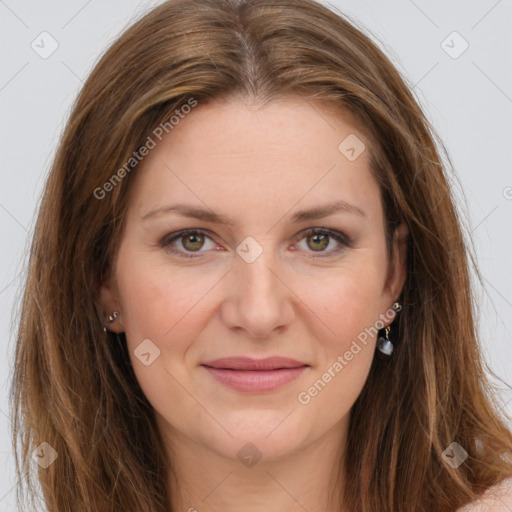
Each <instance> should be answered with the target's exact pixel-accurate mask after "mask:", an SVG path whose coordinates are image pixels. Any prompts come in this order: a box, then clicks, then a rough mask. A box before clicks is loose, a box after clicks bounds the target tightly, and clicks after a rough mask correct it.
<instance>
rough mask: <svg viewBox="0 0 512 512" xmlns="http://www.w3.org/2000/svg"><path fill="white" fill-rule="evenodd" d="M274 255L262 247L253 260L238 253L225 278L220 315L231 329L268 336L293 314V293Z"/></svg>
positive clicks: (291, 318) (291, 317)
mask: <svg viewBox="0 0 512 512" xmlns="http://www.w3.org/2000/svg"><path fill="white" fill-rule="evenodd" d="M283 277H284V271H280V270H279V268H278V266H277V264H276V263H275V259H274V258H273V257H271V256H269V255H268V252H266V251H264V252H263V254H261V255H260V256H259V257H258V258H257V259H256V260H255V261H253V262H252V263H248V262H246V261H245V260H244V259H243V258H239V257H237V258H236V260H235V263H234V268H233V270H232V271H231V272H230V273H229V275H228V280H227V281H226V283H225V284H226V295H227V298H226V299H225V300H224V302H223V305H222V309H221V316H222V320H223V322H224V323H225V325H227V326H228V327H229V328H230V329H232V330H237V331H239V332H240V333H242V332H243V333H245V335H246V336H247V337H252V338H267V337H270V336H271V335H272V334H273V333H274V332H277V331H283V330H284V329H285V328H286V326H288V325H290V324H291V322H292V320H293V318H294V315H295V313H294V306H293V300H294V294H293V292H292V291H291V289H290V287H289V284H288V283H286V279H285V278H283Z"/></svg>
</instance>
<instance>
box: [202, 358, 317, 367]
mask: <svg viewBox="0 0 512 512" xmlns="http://www.w3.org/2000/svg"><path fill="white" fill-rule="evenodd" d="M202 366H209V367H211V368H223V369H226V370H277V369H280V368H299V367H302V366H309V365H308V364H306V363H304V362H302V361H297V360H296V359H290V358H289V357H278V356H274V357H267V358H265V359H253V358H252V357H223V358H221V359H215V360H213V361H207V362H205V363H202Z"/></svg>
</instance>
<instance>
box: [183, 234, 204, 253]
mask: <svg viewBox="0 0 512 512" xmlns="http://www.w3.org/2000/svg"><path fill="white" fill-rule="evenodd" d="M189 242H190V243H191V244H192V247H187V245H189ZM197 243H199V247H197V246H194V245H195V244H197ZM185 247H186V248H187V249H189V250H194V249H200V248H201V236H200V235H188V236H187V237H185Z"/></svg>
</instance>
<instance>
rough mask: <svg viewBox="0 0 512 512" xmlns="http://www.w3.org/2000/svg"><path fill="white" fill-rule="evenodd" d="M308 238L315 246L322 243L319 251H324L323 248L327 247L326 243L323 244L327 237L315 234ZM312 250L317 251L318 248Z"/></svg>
mask: <svg viewBox="0 0 512 512" xmlns="http://www.w3.org/2000/svg"><path fill="white" fill-rule="evenodd" d="M310 238H311V239H312V240H313V242H314V243H315V244H318V243H322V242H323V244H322V246H321V247H320V249H325V248H326V247H327V243H325V242H326V240H327V235H318V234H316V235H311V237H310ZM313 249H314V250H317V249H318V246H317V247H316V248H313Z"/></svg>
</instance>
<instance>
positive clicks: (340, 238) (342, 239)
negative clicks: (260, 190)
mask: <svg viewBox="0 0 512 512" xmlns="http://www.w3.org/2000/svg"><path fill="white" fill-rule="evenodd" d="M311 234H315V235H328V236H329V237H331V238H334V239H335V240H336V241H337V242H339V244H340V246H339V247H337V248H336V249H333V250H330V251H328V252H322V251H319V253H318V254H315V255H313V258H318V257H319V258H325V257H328V256H332V255H333V254H338V253H339V252H341V251H342V250H343V249H344V248H345V247H351V246H352V240H351V239H350V238H349V237H347V236H346V235H344V234H343V233H340V232H338V231H333V230H331V229H326V228H309V229H307V230H305V231H303V232H301V234H300V235H301V236H300V238H297V241H300V240H302V239H303V238H305V237H307V236H308V235H311ZM188 235H202V236H206V237H208V238H210V239H211V236H210V235H209V232H208V231H205V230H202V229H185V230H183V231H178V232H177V233H170V234H168V235H166V236H165V237H164V238H162V240H161V241H160V242H159V245H160V246H161V247H164V248H166V249H167V250H168V251H169V252H171V253H173V254H176V255H177V256H179V257H181V258H199V257H201V256H200V254H201V252H204V251H196V253H197V254H195V253H194V252H186V251H182V250H179V249H175V248H174V247H173V246H172V245H171V244H172V242H174V241H175V240H179V239H180V238H184V237H185V236H188ZM312 252H314V251H312Z"/></svg>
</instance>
